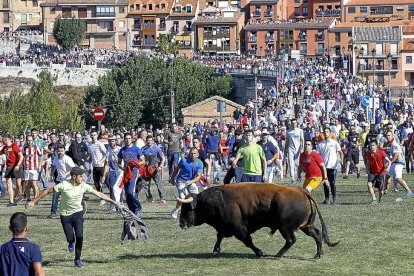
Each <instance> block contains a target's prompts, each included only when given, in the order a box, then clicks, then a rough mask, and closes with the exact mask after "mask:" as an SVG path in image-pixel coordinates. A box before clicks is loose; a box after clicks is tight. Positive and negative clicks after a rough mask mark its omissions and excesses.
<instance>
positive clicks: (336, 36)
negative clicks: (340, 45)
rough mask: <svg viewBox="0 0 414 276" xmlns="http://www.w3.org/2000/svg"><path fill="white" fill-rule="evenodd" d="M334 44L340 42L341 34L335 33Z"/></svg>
mask: <svg viewBox="0 0 414 276" xmlns="http://www.w3.org/2000/svg"><path fill="white" fill-rule="evenodd" d="M335 42H341V33H335Z"/></svg>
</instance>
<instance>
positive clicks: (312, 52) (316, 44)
mask: <svg viewBox="0 0 414 276" xmlns="http://www.w3.org/2000/svg"><path fill="white" fill-rule="evenodd" d="M334 24H335V19H333V18H320V19H302V20H293V21H292V20H276V21H270V22H260V21H256V22H255V21H250V22H249V23H248V24H247V25H246V27H245V29H244V30H245V37H246V50H247V53H248V54H249V55H251V56H256V57H271V56H275V55H277V54H278V53H279V52H280V49H282V48H289V49H290V50H291V53H292V50H293V52H294V53H299V54H300V55H302V56H306V57H315V56H322V55H323V54H325V49H326V48H327V47H329V42H328V30H329V29H330V28H331V27H332V26H334Z"/></svg>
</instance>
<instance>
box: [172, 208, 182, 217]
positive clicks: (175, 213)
mask: <svg viewBox="0 0 414 276" xmlns="http://www.w3.org/2000/svg"><path fill="white" fill-rule="evenodd" d="M179 211H180V208H174V209H172V210H171V217H172V218H173V219H177V218H178V212H179Z"/></svg>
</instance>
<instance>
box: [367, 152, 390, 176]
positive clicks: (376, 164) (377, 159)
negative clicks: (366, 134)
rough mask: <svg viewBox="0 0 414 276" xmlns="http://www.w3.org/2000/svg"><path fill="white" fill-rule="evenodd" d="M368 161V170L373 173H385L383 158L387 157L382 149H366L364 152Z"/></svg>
mask: <svg viewBox="0 0 414 276" xmlns="http://www.w3.org/2000/svg"><path fill="white" fill-rule="evenodd" d="M366 157H367V162H368V163H369V172H370V173H373V174H380V175H384V174H385V166H384V158H385V157H387V155H386V154H385V152H384V151H383V150H380V149H378V150H377V151H376V152H375V153H374V152H372V151H368V152H367V154H366Z"/></svg>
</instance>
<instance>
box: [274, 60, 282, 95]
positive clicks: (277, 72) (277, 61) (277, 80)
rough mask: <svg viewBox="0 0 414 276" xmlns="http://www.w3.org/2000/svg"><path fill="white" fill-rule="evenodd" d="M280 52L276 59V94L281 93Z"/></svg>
mask: <svg viewBox="0 0 414 276" xmlns="http://www.w3.org/2000/svg"><path fill="white" fill-rule="evenodd" d="M280 60H281V58H280V54H279V55H277V57H276V59H275V61H276V94H277V95H279V66H280Z"/></svg>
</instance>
